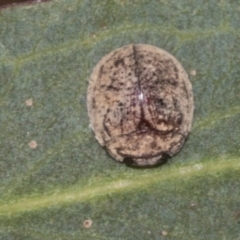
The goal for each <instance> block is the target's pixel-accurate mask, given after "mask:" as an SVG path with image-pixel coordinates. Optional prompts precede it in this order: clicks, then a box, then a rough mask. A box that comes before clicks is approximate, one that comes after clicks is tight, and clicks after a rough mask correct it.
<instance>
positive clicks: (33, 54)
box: [0, 0, 240, 240]
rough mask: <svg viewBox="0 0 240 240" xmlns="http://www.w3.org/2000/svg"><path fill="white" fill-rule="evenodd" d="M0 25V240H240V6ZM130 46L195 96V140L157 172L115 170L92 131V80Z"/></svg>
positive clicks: (108, 12) (114, 7)
mask: <svg viewBox="0 0 240 240" xmlns="http://www.w3.org/2000/svg"><path fill="white" fill-rule="evenodd" d="M0 22H1V25H0V132H1V134H0V181H1V184H0V203H1V205H0V239H7V240H8V239H34V240H35V239H165V238H166V239H178V240H179V239H184V240H185V239H240V232H239V224H240V183H239V177H240V163H239V160H240V157H239V154H240V147H239V146H240V138H239V135H240V101H239V100H240V94H239V92H240V80H239V79H240V78H239V76H240V70H239V65H240V42H239V36H240V32H239V23H240V14H239V6H238V3H237V1H228V2H227V1H217V0H211V1H194V0H193V1H187V0H179V1H164V0H162V1H144V0H142V1H130V0H129V1H127V0H114V1H107V0H103V1H94V0H93V1H76V0H70V1H65V0H55V1H52V2H50V3H45V4H35V5H25V6H21V7H14V8H6V9H2V10H1V12H0ZM129 43H146V44H152V45H155V46H158V47H161V48H164V49H165V50H167V51H168V52H170V53H172V54H173V55H174V56H176V58H177V59H179V61H180V62H181V63H182V65H183V66H184V68H185V69H186V71H187V72H188V73H189V77H190V80H191V82H192V84H193V91H194V99H195V113H194V124H193V130H192V133H191V134H190V137H189V139H188V141H187V142H186V144H185V145H184V148H183V149H182V150H181V152H180V153H179V154H177V155H176V156H174V157H173V158H172V159H171V160H170V161H169V162H168V163H167V164H165V165H164V166H161V167H158V168H153V169H132V168H128V167H126V166H125V165H123V164H119V163H117V162H115V161H113V160H112V159H111V158H110V157H109V156H108V155H107V154H106V152H105V151H104V150H103V149H102V148H101V147H100V146H99V144H98V143H97V141H96V140H95V139H94V136H93V133H92V132H91V130H90V128H89V126H88V125H89V120H88V116H87V109H86V89H87V84H88V78H89V76H90V74H91V71H92V69H93V67H94V66H95V64H96V63H97V62H98V61H99V60H100V59H101V57H102V56H104V55H106V54H107V53H109V52H110V51H111V50H113V49H115V48H118V47H121V46H123V45H126V44H129ZM86 220H89V222H87V223H90V222H91V221H92V225H91V224H90V225H91V226H89V228H87V227H88V226H86V224H87V223H86V222H85V221H86ZM90 220H91V221H90ZM84 224H85V225H84Z"/></svg>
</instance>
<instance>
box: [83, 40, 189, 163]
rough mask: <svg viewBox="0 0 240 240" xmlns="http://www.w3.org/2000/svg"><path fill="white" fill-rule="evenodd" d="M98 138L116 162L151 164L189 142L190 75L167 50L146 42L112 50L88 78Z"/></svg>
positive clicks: (89, 94)
mask: <svg viewBox="0 0 240 240" xmlns="http://www.w3.org/2000/svg"><path fill="white" fill-rule="evenodd" d="M87 107H88V114H89V118H90V123H91V126H92V128H93V131H94V132H95V137H96V139H97V140H98V142H99V143H100V144H101V146H103V147H105V148H106V150H107V151H108V153H109V154H110V155H111V156H112V157H113V158H115V159H116V160H117V161H120V162H126V163H128V164H129V165H132V166H152V165H156V164H159V163H161V161H162V160H163V157H164V156H166V155H167V156H173V155H174V154H175V153H177V152H178V151H179V150H180V149H181V147H182V145H183V143H184V142H185V140H186V138H187V136H188V134H189V132H190V129H191V124H192V118H193V93H192V86H191V83H190V81H189V79H188V76H187V74H186V72H185V70H184V69H183V67H182V66H181V64H180V63H179V62H178V61H177V59H176V58H175V57H173V56H172V55H171V54H169V53H168V52H166V51H164V50H162V49H160V48H157V47H154V46H151V45H145V44H134V45H127V46H124V47H122V48H119V49H116V50H114V51H112V52H110V53H109V54H108V55H107V56H105V57H103V58H102V59H101V60H100V62H99V63H98V64H97V65H96V67H95V68H94V70H93V73H92V75H91V77H90V80H89V86H88V93H87Z"/></svg>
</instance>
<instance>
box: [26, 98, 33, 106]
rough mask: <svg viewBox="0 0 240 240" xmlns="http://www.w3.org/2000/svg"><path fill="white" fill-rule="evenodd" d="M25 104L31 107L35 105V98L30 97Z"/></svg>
mask: <svg viewBox="0 0 240 240" xmlns="http://www.w3.org/2000/svg"><path fill="white" fill-rule="evenodd" d="M25 104H26V105H27V106H28V107H31V106H32V105H33V100H32V98H29V99H27V100H26V101H25Z"/></svg>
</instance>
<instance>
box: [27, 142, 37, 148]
mask: <svg viewBox="0 0 240 240" xmlns="http://www.w3.org/2000/svg"><path fill="white" fill-rule="evenodd" d="M28 146H29V147H30V148H32V149H36V148H37V146H38V144H37V142H36V141H35V140H32V141H31V142H29V143H28Z"/></svg>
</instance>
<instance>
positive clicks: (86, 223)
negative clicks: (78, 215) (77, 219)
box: [83, 219, 92, 228]
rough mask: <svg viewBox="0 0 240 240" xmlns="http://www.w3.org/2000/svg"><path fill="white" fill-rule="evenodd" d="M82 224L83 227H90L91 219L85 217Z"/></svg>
mask: <svg viewBox="0 0 240 240" xmlns="http://www.w3.org/2000/svg"><path fill="white" fill-rule="evenodd" d="M83 226H84V227H85V228H90V227H91V226H92V220H91V219H87V220H85V221H84V222H83Z"/></svg>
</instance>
